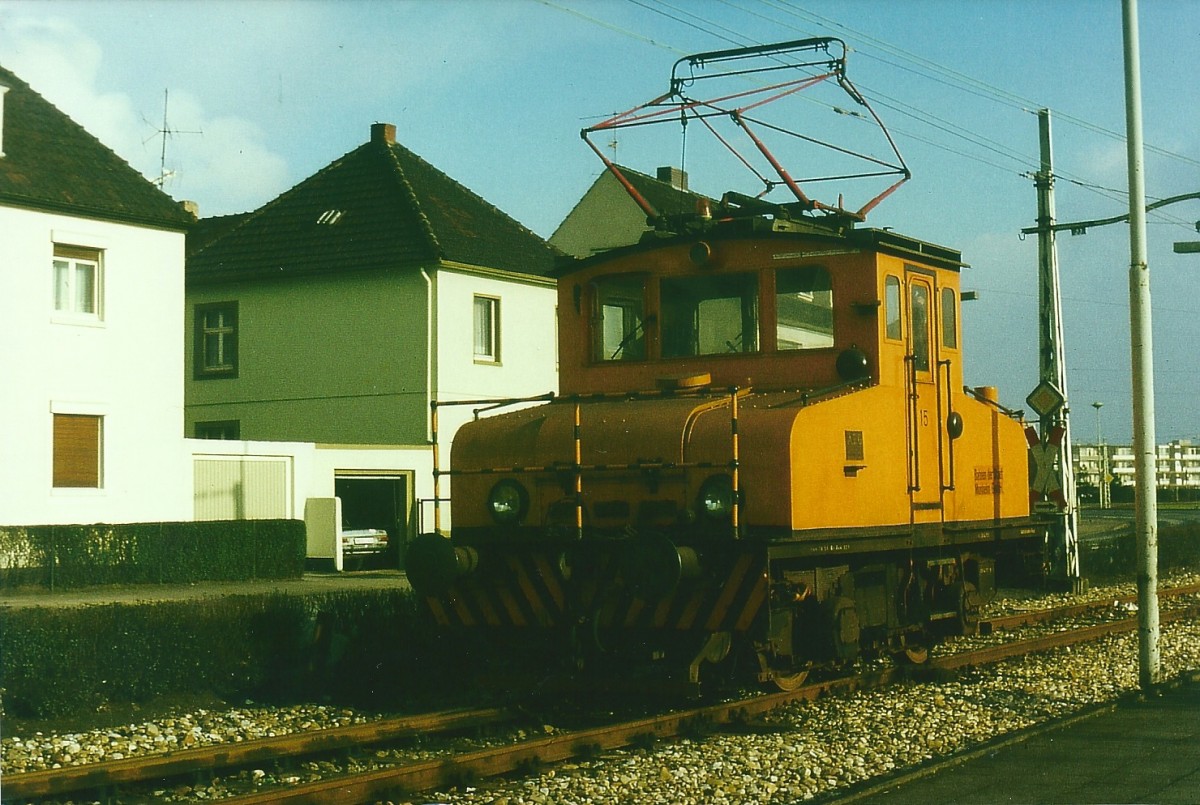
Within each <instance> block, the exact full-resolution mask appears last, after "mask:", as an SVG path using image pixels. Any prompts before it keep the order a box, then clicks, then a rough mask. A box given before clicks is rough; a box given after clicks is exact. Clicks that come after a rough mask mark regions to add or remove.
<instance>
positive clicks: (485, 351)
mask: <svg viewBox="0 0 1200 805" xmlns="http://www.w3.org/2000/svg"><path fill="white" fill-rule="evenodd" d="M481 306H483V307H485V308H486V309H487V311H488V312H487V320H486V323H485V322H484V321H483V320H482V319H481V316H480V309H481ZM481 327H486V328H487V331H486V332H482V333H481V332H480V329H481ZM471 350H472V353H473V354H474V357H475V363H486V364H498V363H500V297H498V296H488V295H486V294H475V295H474V298H473V300H472V302H471Z"/></svg>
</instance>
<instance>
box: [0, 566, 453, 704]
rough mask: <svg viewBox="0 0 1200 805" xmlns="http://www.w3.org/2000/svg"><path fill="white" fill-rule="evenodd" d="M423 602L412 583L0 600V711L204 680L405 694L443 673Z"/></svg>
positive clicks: (257, 695)
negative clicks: (140, 597)
mask: <svg viewBox="0 0 1200 805" xmlns="http://www.w3.org/2000/svg"><path fill="white" fill-rule="evenodd" d="M414 612H415V603H414V599H413V596H412V594H411V593H410V592H409V591H407V590H406V589H402V588H400V587H397V588H396V589H394V590H369V591H344V592H333V593H322V594H308V595H299V594H289V593H282V592H270V593H260V594H248V595H235V596H224V597H219V596H212V597H206V598H200V599H197V600H190V601H159V602H152V603H147V602H138V603H114V604H102V605H90V606H70V607H17V608H11V609H0V684H2V685H3V688H0V715H3V716H6V717H15V718H39V719H46V718H56V717H61V716H69V715H76V714H80V713H89V712H91V713H94V712H96V711H97V710H99V709H101V708H103V707H104V706H105V704H106V703H109V702H145V701H148V700H150V699H153V698H154V697H156V696H164V695H170V694H175V693H181V692H193V693H194V692H200V691H208V692H211V693H214V694H216V695H218V696H220V697H222V698H225V699H227V700H236V699H238V698H245V697H250V698H254V699H257V700H262V701H272V700H278V701H289V700H298V699H311V698H318V699H320V698H329V697H331V696H333V695H334V694H341V695H344V696H345V697H348V698H358V699H360V700H367V701H373V702H376V703H378V700H379V698H380V697H383V698H385V699H389V700H392V701H393V702H394V699H395V697H396V692H397V690H401V689H403V690H406V691H411V690H412V689H413V688H414V687H415V686H416V684H417V683H418V682H419V681H420V680H426V679H437V678H438V676H439V674H438V673H437V672H434V673H433V674H432V676H430V675H429V674H428V673H427V672H428V665H427V663H426V662H425V661H423V660H422V659H420V658H421V657H422V656H423V655H426V654H428V647H429V646H430V642H429V632H428V630H426V629H423V628H422V627H421V625H419V624H417V625H415V626H414ZM406 638H407V639H406ZM417 644H420V645H423V646H425V650H419V649H418V645H417ZM360 703H361V702H360Z"/></svg>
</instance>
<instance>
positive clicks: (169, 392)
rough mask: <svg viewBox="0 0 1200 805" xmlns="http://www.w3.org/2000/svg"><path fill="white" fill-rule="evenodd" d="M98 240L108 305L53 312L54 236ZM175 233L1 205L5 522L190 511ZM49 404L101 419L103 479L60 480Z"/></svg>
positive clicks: (0, 476)
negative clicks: (80, 315)
mask: <svg viewBox="0 0 1200 805" xmlns="http://www.w3.org/2000/svg"><path fill="white" fill-rule="evenodd" d="M56 240H58V241H59V242H71V243H72V244H73V245H82V246H91V247H95V248H99V249H102V250H103V252H104V254H103V269H102V271H103V279H102V289H103V297H102V317H101V320H100V321H98V322H94V323H67V322H64V321H62V320H61V318H58V319H56V317H55V316H54V309H53V308H54V305H53V283H52V271H51V263H52V259H53V250H54V243H55V241H56ZM183 251H184V236H183V234H182V233H179V232H166V231H160V230H156V229H148V228H143V227H136V226H128V225H124V224H116V223H108V222H102V221H92V220H84V219H77V218H72V217H68V216H62V215H52V214H46V213H39V212H32V211H26V210H20V209H13V208H7V207H0V327H3V330H2V332H3V333H4V335H5V347H4V349H3V350H0V384H2V386H3V391H2V393H0V450H2V451H3V455H2V456H0V523H3V524H8V525H25V524H57V523H91V522H108V523H119V522H140V521H159V520H163V521H165V520H186V519H190V513H191V508H192V494H191V493H192V489H191V468H190V467H189V466H188V456H187V453H186V451H185V450H184V445H183V440H182V435H183V337H184V333H183V279H184V272H183V265H184V256H183ZM53 413H77V414H94V415H99V416H102V417H104V420H103V448H102V462H103V467H102V480H101V488H100V489H54V488H53V486H52V456H53V453H52V447H53V439H52V435H53V419H52V414H53Z"/></svg>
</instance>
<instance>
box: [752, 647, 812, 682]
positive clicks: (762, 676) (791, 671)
mask: <svg viewBox="0 0 1200 805" xmlns="http://www.w3.org/2000/svg"><path fill="white" fill-rule="evenodd" d="M772 660H773V658H771V657H768V656H767V655H766V653H764V652H762V651H759V652H758V665H759V668H760V673H759V675H758V679H759V681H760V682H763V683H765V684H768V685H771V686H773V687H775V688H777V689H779V690H782V691H784V692H789V691H793V690H796V689H797V688H799V687H800V686H801V685H803V684H804V681H805V680H806V679H808V672H809V671H810V670H812V663H804V664H803V667H799V668H798V667H796V666H795V665H793V664H792V663H784V662H782V661H780V660H778V659H774V661H772Z"/></svg>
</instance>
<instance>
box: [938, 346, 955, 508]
mask: <svg viewBox="0 0 1200 805" xmlns="http://www.w3.org/2000/svg"><path fill="white" fill-rule="evenodd" d="M938 365H939V366H944V367H945V368H946V384H945V386H946V412H945V417H943V415H942V395H941V394H938V446H939V449H941V450H943V451H944V452H945V454H946V458H947V460H948V461H949V463H950V470H949V471H950V483H946V479H945V478H942V491H944V492H953V491H954V441H955V438H954V435H953V434H951V433H949V432H947V433H946V436H948V437H949V438H948V439H947V440H946V441H947V442H948V444H947V445H946V446H945V447H943V446H942V429H943V428H946V427H948V426H949V425H948V423H949V421H950V418H951V417H952V416H954V397H953V396H952V395H951V393H950V359H949V358H946V359H945V360H940V361H938Z"/></svg>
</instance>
